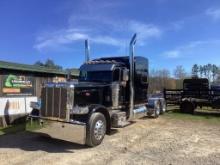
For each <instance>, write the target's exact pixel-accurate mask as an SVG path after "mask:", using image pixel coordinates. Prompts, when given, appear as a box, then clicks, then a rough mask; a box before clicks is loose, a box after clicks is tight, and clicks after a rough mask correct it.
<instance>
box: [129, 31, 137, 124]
mask: <svg viewBox="0 0 220 165" xmlns="http://www.w3.org/2000/svg"><path fill="white" fill-rule="evenodd" d="M136 38H137V34H136V33H135V34H134V35H133V37H132V39H131V41H130V45H129V63H130V100H129V102H130V106H129V118H128V120H132V119H133V117H134V111H133V110H134V46H135V43H136Z"/></svg>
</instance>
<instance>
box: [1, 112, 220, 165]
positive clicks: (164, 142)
mask: <svg viewBox="0 0 220 165" xmlns="http://www.w3.org/2000/svg"><path fill="white" fill-rule="evenodd" d="M0 164H1V165H8V164H19V165H23V164H36V165H38V164H94V165H97V164H117V165H118V164H187V165H188V164H199V165H200V164H212V165H213V164H220V122H217V123H210V122H207V121H205V122H204V121H192V120H185V119H183V120H182V119H177V118H173V117H170V116H169V115H165V116H161V117H160V118H158V119H149V118H146V119H140V120H138V121H137V122H135V123H134V124H132V125H130V126H128V127H126V128H123V129H118V130H114V131H113V134H112V135H111V136H106V137H105V139H104V141H103V144H101V145H100V146H98V147H95V148H86V147H84V146H80V145H77V144H72V143H68V142H64V141H61V140H55V139H50V138H45V137H40V136H38V135H37V134H34V133H30V132H21V133H16V134H10V135H2V136H0Z"/></svg>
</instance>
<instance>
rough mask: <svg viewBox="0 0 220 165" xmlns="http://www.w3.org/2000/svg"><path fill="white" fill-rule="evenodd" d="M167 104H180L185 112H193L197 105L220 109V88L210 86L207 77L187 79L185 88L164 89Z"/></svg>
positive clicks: (184, 84)
mask: <svg viewBox="0 0 220 165" xmlns="http://www.w3.org/2000/svg"><path fill="white" fill-rule="evenodd" d="M164 98H165V100H166V104H170V105H177V106H180V111H181V112H183V113H191V114H193V113H194V111H195V109H196V108H197V107H200V108H202V107H203V106H206V107H211V108H212V109H220V90H219V89H217V88H212V87H209V83H208V80H207V79H185V80H184V81H183V89H164Z"/></svg>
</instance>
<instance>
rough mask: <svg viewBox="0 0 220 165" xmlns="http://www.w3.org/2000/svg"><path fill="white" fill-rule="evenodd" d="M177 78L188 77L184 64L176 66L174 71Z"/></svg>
mask: <svg viewBox="0 0 220 165" xmlns="http://www.w3.org/2000/svg"><path fill="white" fill-rule="evenodd" d="M173 74H174V76H175V78H177V79H184V78H185V77H186V75H187V74H186V71H185V69H184V68H183V66H182V65H178V66H176V68H175V69H174V72H173Z"/></svg>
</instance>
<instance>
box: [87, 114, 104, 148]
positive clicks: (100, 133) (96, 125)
mask: <svg viewBox="0 0 220 165" xmlns="http://www.w3.org/2000/svg"><path fill="white" fill-rule="evenodd" d="M105 133H106V119H105V116H104V115H103V114H102V113H99V112H96V113H93V114H92V115H91V116H90V118H89V121H88V123H87V128H86V145H88V146H90V147H94V146H97V145H99V144H100V143H101V142H102V140H103V139H104V136H105Z"/></svg>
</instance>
